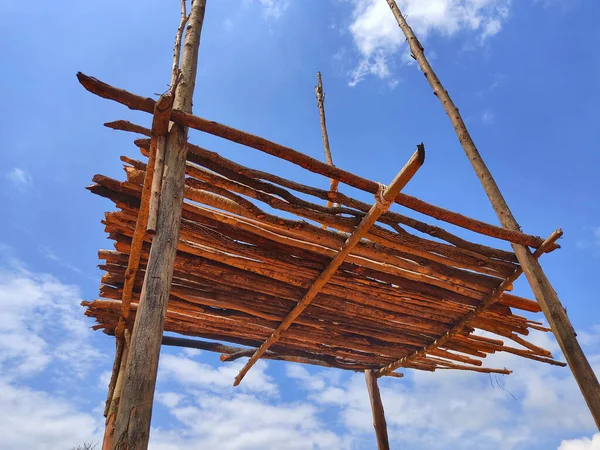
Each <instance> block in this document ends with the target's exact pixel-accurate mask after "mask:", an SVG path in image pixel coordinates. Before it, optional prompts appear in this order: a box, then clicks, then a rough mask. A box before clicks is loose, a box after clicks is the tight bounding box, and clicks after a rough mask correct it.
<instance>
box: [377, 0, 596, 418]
mask: <svg viewBox="0 0 600 450" xmlns="http://www.w3.org/2000/svg"><path fill="white" fill-rule="evenodd" d="M386 1H387V3H388V5H389V6H390V9H391V10H392V13H393V14H394V17H395V18H396V21H397V22H398V25H399V26H400V29H401V30H402V31H403V32H404V34H405V35H406V39H407V40H408V44H409V46H410V50H411V52H412V55H413V56H414V57H415V59H416V60H417V62H418V63H419V66H420V67H421V70H422V71H423V73H424V74H425V77H426V78H427V81H429V84H430V85H431V87H432V88H433V92H434V94H435V95H436V96H437V97H438V99H439V100H440V101H441V102H442V105H443V106H444V109H445V111H446V114H448V117H449V118H450V121H451V122H452V125H453V126H454V130H455V131H456V135H457V136H458V140H459V141H460V143H461V145H462V147H463V149H464V151H465V153H466V155H467V157H468V158H469V161H470V162H471V165H472V166H473V169H474V170H475V173H476V174H477V176H478V177H479V180H480V181H481V184H482V185H483V188H484V189H485V192H486V194H487V196H488V198H489V199H490V202H491V204H492V206H493V208H494V210H495V211H496V215H497V216H498V219H500V223H501V224H502V226H503V227H504V228H506V229H508V230H512V231H519V230H520V227H519V224H518V223H517V221H516V220H515V218H514V216H513V215H512V213H511V211H510V209H509V207H508V205H507V204H506V200H505V199H504V197H503V196H502V193H501V192H500V189H499V188H498V185H497V184H496V182H495V181H494V178H493V177H492V174H491V173H490V171H489V169H488V168H487V166H486V164H485V162H484V161H483V159H482V158H481V155H480V154H479V151H478V150H477V147H476V146H475V143H474V142H473V139H471V135H470V134H469V131H468V130H467V127H466V125H465V123H464V122H463V120H462V117H461V115H460V113H459V111H458V108H457V107H456V106H455V105H454V103H453V102H452V100H451V99H450V95H449V94H448V91H446V90H445V89H444V87H443V86H442V83H441V82H440V80H439V78H438V77H437V75H436V74H435V72H434V71H433V69H432V68H431V65H430V64H429V62H428V61H427V59H426V58H425V53H424V52H423V46H422V45H421V43H420V42H419V40H418V39H417V37H416V36H415V34H414V32H413V31H412V29H411V28H410V26H409V25H408V24H407V23H406V20H405V19H404V16H403V15H402V13H401V12H400V9H399V8H398V5H397V4H396V2H395V0H386ZM511 245H512V247H513V250H514V252H515V255H516V256H517V258H518V260H519V263H520V264H521V267H522V268H523V271H524V272H525V276H526V277H527V281H529V285H530V286H531V290H532V291H533V293H534V295H535V298H536V299H537V301H538V303H539V304H540V306H541V308H542V311H543V312H544V315H545V316H546V319H547V320H548V323H549V324H550V327H551V328H552V331H553V332H554V335H555V336H556V340H557V342H558V345H559V346H560V348H561V350H562V352H563V354H564V355H565V358H566V360H567V362H568V364H569V367H570V368H571V371H572V372H573V375H574V376H575V380H576V381H577V384H578V385H579V388H580V389H581V393H582V394H583V397H584V398H585V401H586V403H587V405H588V407H589V409H590V412H591V413H592V416H593V417H594V420H595V421H596V426H597V427H598V428H599V429H600V384H598V379H597V378H596V375H595V374H594V371H593V370H592V367H591V366H590V363H589V362H588V360H587V358H586V356H585V354H584V353H583V350H582V349H581V346H580V345H579V343H578V342H577V337H576V336H577V334H576V333H575V330H574V329H573V326H572V325H571V322H570V320H569V318H568V316H567V312H566V310H565V308H564V307H563V306H562V304H561V302H560V300H559V298H558V295H557V294H556V292H555V291H554V289H553V288H552V285H551V284H550V281H549V280H548V278H547V277H546V274H545V273H544V271H543V270H542V267H541V266H540V263H539V262H538V261H537V259H536V258H535V257H534V256H533V254H532V253H531V251H530V250H529V248H527V247H526V246H524V245H520V244H515V243H511Z"/></svg>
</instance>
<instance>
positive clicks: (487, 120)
mask: <svg viewBox="0 0 600 450" xmlns="http://www.w3.org/2000/svg"><path fill="white" fill-rule="evenodd" d="M481 123H483V124H484V125H493V124H494V123H496V115H495V114H494V113H493V112H492V111H490V110H489V109H486V110H485V111H483V113H481Z"/></svg>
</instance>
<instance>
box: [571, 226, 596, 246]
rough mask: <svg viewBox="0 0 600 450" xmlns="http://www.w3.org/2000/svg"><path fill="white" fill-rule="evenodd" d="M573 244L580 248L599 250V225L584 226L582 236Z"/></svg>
mask: <svg viewBox="0 0 600 450" xmlns="http://www.w3.org/2000/svg"><path fill="white" fill-rule="evenodd" d="M575 246H576V247H577V248H579V249H581V250H590V249H592V250H595V251H598V250H600V227H585V228H584V233H583V236H582V237H581V238H580V239H579V240H577V242H576V243H575Z"/></svg>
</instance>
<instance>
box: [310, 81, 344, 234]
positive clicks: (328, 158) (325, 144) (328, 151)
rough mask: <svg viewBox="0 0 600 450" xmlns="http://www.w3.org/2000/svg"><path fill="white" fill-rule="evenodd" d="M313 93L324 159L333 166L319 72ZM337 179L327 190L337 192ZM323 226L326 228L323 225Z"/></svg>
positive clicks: (331, 204)
mask: <svg viewBox="0 0 600 450" xmlns="http://www.w3.org/2000/svg"><path fill="white" fill-rule="evenodd" d="M315 94H316V95H317V106H318V108H319V119H320V121H321V136H322V137H323V148H324V149H325V161H326V162H327V164H329V165H330V166H333V158H332V157H331V148H330V147H329V134H328V133H327V121H326V120H325V92H323V79H322V78H321V72H317V85H316V86H315ZM338 184H339V181H338V180H336V179H335V178H332V179H331V182H330V184H329V190H330V191H331V192H337V189H338ZM331 206H333V202H332V201H331V200H328V201H327V207H328V208H329V207H331ZM323 228H327V226H326V225H323Z"/></svg>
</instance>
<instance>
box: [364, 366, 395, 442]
mask: <svg viewBox="0 0 600 450" xmlns="http://www.w3.org/2000/svg"><path fill="white" fill-rule="evenodd" d="M365 379H366V381H367V390H368V391H369V400H370V401H371V411H372V413H373V427H374V428H375V436H376V437H377V448H378V449H379V450H389V448H390V443H389V440H388V433H387V423H386V422H385V414H384V411H383V403H382V402H381V394H380V393H379V386H378V384H377V376H375V373H374V371H372V370H365Z"/></svg>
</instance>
